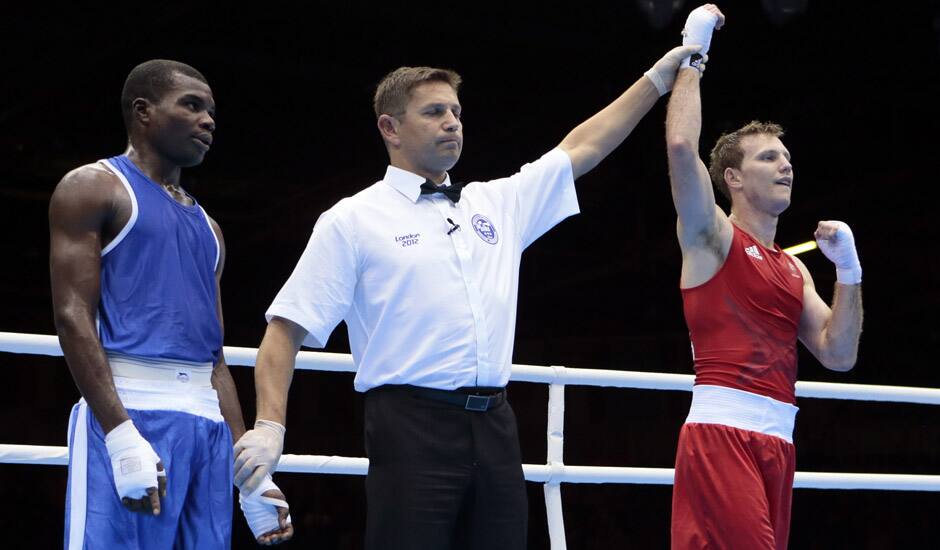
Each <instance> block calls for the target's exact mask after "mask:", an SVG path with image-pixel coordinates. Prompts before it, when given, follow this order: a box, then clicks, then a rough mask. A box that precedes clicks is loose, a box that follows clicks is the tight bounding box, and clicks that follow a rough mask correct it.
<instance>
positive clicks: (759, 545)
mask: <svg viewBox="0 0 940 550" xmlns="http://www.w3.org/2000/svg"><path fill="white" fill-rule="evenodd" d="M794 409H795V407H794ZM694 411H695V403H694V401H693V412H694ZM694 416H695V415H693V414H690V421H687V423H686V424H685V425H683V426H682V431H681V432H680V433H679V448H678V451H677V453H676V477H675V486H674V488H673V497H672V548H673V549H674V550H677V549H682V550H685V549H699V548H721V549H742V550H757V549H776V550H782V549H785V548H786V547H787V540H788V538H789V531H790V505H791V503H792V497H793V473H794V471H795V469H796V450H795V448H794V447H793V444H792V443H790V442H789V441H787V440H786V439H784V438H783V437H779V436H776V435H767V434H765V433H760V432H758V431H754V430H745V429H741V428H734V427H731V426H727V425H724V424H711V423H697V422H693V421H691V419H692V418H693V417H694Z"/></svg>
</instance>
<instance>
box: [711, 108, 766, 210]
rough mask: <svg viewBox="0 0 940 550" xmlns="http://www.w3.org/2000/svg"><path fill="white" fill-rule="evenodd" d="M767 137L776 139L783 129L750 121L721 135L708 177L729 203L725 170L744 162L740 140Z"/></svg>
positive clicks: (716, 143)
mask: <svg viewBox="0 0 940 550" xmlns="http://www.w3.org/2000/svg"><path fill="white" fill-rule="evenodd" d="M755 135H768V136H773V137H776V138H779V137H782V136H783V127H782V126H780V125H779V124H776V123H774V122H761V121H759V120H752V121H751V122H748V123H747V124H745V125H744V126H742V127H741V128H738V129H737V130H735V131H733V132H727V133H725V134H722V135H721V137H720V138H718V141H717V142H715V146H714V147H713V148H712V152H711V155H710V157H709V165H708V175H709V176H711V178H712V184H713V185H714V186H715V189H717V190H718V191H720V192H721V194H722V195H724V196H725V197H726V198H727V199H728V200H729V201H730V200H731V192H730V191H729V190H728V184H727V183H725V170H726V169H728V168H741V162H742V161H743V160H744V149H741V140H742V139H744V138H745V137H747V136H755Z"/></svg>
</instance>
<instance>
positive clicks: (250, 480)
mask: <svg viewBox="0 0 940 550" xmlns="http://www.w3.org/2000/svg"><path fill="white" fill-rule="evenodd" d="M285 431H286V429H285V428H284V426H282V425H280V424H278V423H277V422H272V421H270V420H256V421H255V429H253V430H248V431H247V432H245V435H243V436H241V438H240V439H239V440H238V442H237V443H235V450H234V453H235V479H236V480H238V479H239V478H243V481H242V483H241V484H239V483H236V484H235V485H236V486H238V489H239V490H240V491H241V492H243V493H248V494H253V493H254V492H255V491H256V490H257V489H258V487H259V486H260V484H261V482H262V481H263V480H264V477H265V476H270V474H273V473H274V471H275V470H277V463H278V461H279V460H280V459H281V452H282V451H283V450H284V432H285ZM245 476H247V477H245Z"/></svg>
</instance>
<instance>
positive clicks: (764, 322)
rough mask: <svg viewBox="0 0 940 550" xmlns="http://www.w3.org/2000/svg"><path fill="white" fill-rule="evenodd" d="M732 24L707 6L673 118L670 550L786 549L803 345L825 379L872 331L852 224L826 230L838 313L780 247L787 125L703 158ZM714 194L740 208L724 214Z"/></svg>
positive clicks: (754, 128)
mask: <svg viewBox="0 0 940 550" xmlns="http://www.w3.org/2000/svg"><path fill="white" fill-rule="evenodd" d="M723 23H724V16H723V15H722V14H721V12H720V11H719V10H718V8H717V7H715V6H714V5H706V6H703V7H700V8H697V9H695V10H693V11H692V13H691V14H690V15H689V19H688V21H687V22H686V27H685V30H684V32H683V36H684V40H683V42H684V43H685V44H697V45H702V46H703V48H702V50H701V52H700V53H701V54H702V57H699V56H698V55H693V56H692V58H691V59H690V62H689V63H688V64H684V66H685V68H680V70H679V75H678V77H677V80H676V84H675V87H674V89H673V92H672V98H671V99H670V101H669V107H668V111H667V114H666V142H667V150H668V156H669V174H670V183H671V187H672V197H673V202H674V204H675V207H676V212H677V213H678V217H679V219H678V224H677V233H678V238H679V245H680V248H681V249H682V273H681V277H680V286H681V288H682V297H683V303H684V309H685V318H686V322H687V324H688V326H689V334H690V337H691V340H692V350H693V359H694V363H695V375H696V376H695V387H694V389H693V394H692V407H691V410H690V412H689V416H688V418H687V419H686V423H685V425H684V426H683V427H682V431H681V433H680V435H679V448H678V452H677V455H676V478H675V488H674V491H673V503H672V548H674V549H680V548H681V549H687V548H721V549H737V548H740V549H747V550H754V549H783V548H786V546H787V539H788V535H789V527H790V503H791V496H792V489H793V472H794V470H795V455H796V453H795V450H794V447H793V440H792V434H793V422H794V420H795V417H796V411H797V408H796V406H795V402H796V397H795V392H794V387H795V383H796V372H797V353H796V342H797V339H799V340H800V341H802V342H803V344H804V345H805V346H806V347H807V348H808V349H809V350H810V352H812V354H813V355H814V356H815V357H816V358H817V359H818V360H819V362H820V363H822V364H823V366H825V367H826V368H829V369H832V370H837V371H846V370H849V369H851V368H852V367H853V366H854V364H855V360H856V355H857V352H858V341H859V336H860V334H861V328H862V299H861V278H862V277H861V274H862V270H861V265H860V264H859V261H858V254H857V253H856V251H855V242H854V238H853V236H852V231H851V230H850V229H849V226H848V225H846V224H845V223H843V222H838V221H821V222H819V225H818V227H817V229H816V232H815V238H816V241H817V243H818V244H819V248H820V249H821V250H822V252H823V253H824V254H825V255H826V257H827V258H829V259H830V260H831V261H832V262H833V263H834V264H835V267H836V274H837V281H838V282H837V284H836V285H835V292H834V296H833V300H832V305H831V307H830V306H828V305H826V303H825V302H824V301H823V300H822V299H821V298H820V297H819V295H818V294H817V293H816V289H815V286H814V285H813V279H812V277H811V276H810V274H809V272H808V271H807V269H806V267H805V266H804V265H803V263H802V262H800V261H799V260H798V259H796V258H795V257H792V256H790V255H788V254H786V253H785V252H783V251H782V250H781V249H780V247H779V246H777V245H776V244H775V243H774V236H775V234H776V229H777V222H778V220H779V217H780V215H781V214H782V213H783V211H784V210H786V208H787V207H788V206H789V205H790V194H791V191H792V188H793V181H794V179H793V165H792V164H791V162H790V153H789V151H788V150H787V148H786V147H785V146H784V144H783V142H781V140H780V138H781V137H782V136H783V129H782V128H781V127H780V126H778V125H777V124H772V123H763V122H751V123H750V124H747V125H746V126H744V127H743V128H740V129H738V130H736V131H734V132H731V133H729V134H726V135H723V136H722V137H721V138H720V139H719V140H718V142H717V144H716V145H715V147H714V149H713V150H712V153H711V161H710V167H709V168H706V167H705V164H704V163H703V162H702V160H701V159H700V158H699V155H698V145H699V134H700V131H701V98H700V94H699V79H700V74H701V73H700V69H701V67H700V64H701V62H703V61H704V60H705V59H706V58H705V57H704V54H705V52H707V50H708V45H709V44H710V41H711V34H712V31H713V29H716V28H720V27H721V26H722V24H723ZM712 184H714V187H715V188H717V189H718V190H719V191H721V193H722V194H723V195H725V196H726V197H727V198H728V199H729V200H730V201H731V213H730V214H725V212H724V211H723V210H722V209H721V208H720V207H718V206H717V205H716V204H715V193H714V190H713V189H712Z"/></svg>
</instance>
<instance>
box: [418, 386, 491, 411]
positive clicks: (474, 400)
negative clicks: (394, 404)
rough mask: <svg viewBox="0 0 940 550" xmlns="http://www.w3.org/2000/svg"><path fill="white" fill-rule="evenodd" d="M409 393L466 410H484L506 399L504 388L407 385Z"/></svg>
mask: <svg viewBox="0 0 940 550" xmlns="http://www.w3.org/2000/svg"><path fill="white" fill-rule="evenodd" d="M408 389H409V390H410V392H411V394H412V395H414V396H415V397H419V398H421V399H429V400H431V401H440V402H441V403H450V404H451V405H456V406H458V407H463V408H464V409H466V410H468V411H477V412H486V411H488V410H489V409H492V408H493V407H495V406H497V405H499V404H500V403H502V402H503V401H504V400H505V399H506V388H459V389H456V390H438V389H435V388H422V387H419V386H409V387H408Z"/></svg>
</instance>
